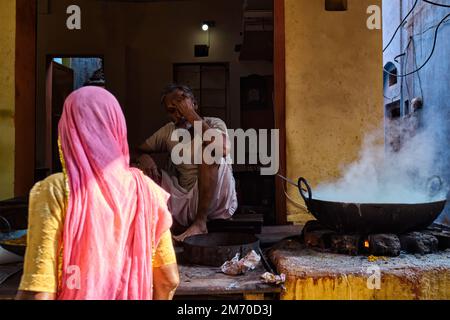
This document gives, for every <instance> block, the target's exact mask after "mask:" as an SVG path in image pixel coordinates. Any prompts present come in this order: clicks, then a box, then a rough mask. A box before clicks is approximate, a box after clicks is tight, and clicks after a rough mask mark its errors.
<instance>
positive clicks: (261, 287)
mask: <svg viewBox="0 0 450 320" xmlns="http://www.w3.org/2000/svg"><path fill="white" fill-rule="evenodd" d="M179 272H180V285H179V287H178V289H177V291H176V293H175V295H177V296H190V295H224V294H225V295H231V294H264V293H279V292H281V288H280V287H278V286H272V285H268V284H265V283H263V282H262V281H261V280H260V276H261V275H262V274H263V273H264V272H266V270H265V269H264V268H263V267H262V266H260V267H258V268H257V269H255V270H252V271H249V272H247V273H246V274H245V275H241V276H228V275H225V274H223V273H221V272H220V269H219V268H214V267H206V266H185V265H180V266H179Z"/></svg>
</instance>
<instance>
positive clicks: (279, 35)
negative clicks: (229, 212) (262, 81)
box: [273, 0, 288, 225]
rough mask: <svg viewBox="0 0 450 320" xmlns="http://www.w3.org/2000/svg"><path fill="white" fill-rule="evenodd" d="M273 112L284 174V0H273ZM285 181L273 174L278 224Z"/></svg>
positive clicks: (283, 215) (281, 218)
mask: <svg viewBox="0 0 450 320" xmlns="http://www.w3.org/2000/svg"><path fill="white" fill-rule="evenodd" d="M273 7H274V11H273V19H274V113H275V128H276V129H278V130H279V134H280V140H279V147H280V160H279V163H280V168H279V171H278V172H279V173H280V174H281V175H283V176H286V38H285V29H286V26H285V0H274V6H273ZM285 190H286V182H285V181H284V180H282V179H280V178H278V177H277V176H275V208H276V222H277V224H278V225H284V224H287V223H288V221H287V210H286V195H285Z"/></svg>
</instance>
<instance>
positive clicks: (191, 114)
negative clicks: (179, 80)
mask: <svg viewBox="0 0 450 320" xmlns="http://www.w3.org/2000/svg"><path fill="white" fill-rule="evenodd" d="M173 104H174V105H175V106H176V108H177V110H178V112H179V113H180V114H181V115H182V116H183V117H184V118H185V119H186V120H187V121H189V122H190V123H191V124H192V125H194V122H195V121H202V118H201V117H200V116H199V115H198V114H197V112H196V111H195V104H194V101H192V99H191V98H189V97H187V96H186V95H184V94H182V95H177V97H176V98H175V100H174V101H173Z"/></svg>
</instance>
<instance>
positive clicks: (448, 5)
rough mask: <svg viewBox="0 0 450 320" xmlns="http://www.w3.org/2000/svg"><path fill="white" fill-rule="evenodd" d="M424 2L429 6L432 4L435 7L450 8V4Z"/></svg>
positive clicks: (425, 0)
mask: <svg viewBox="0 0 450 320" xmlns="http://www.w3.org/2000/svg"><path fill="white" fill-rule="evenodd" d="M423 2H426V3H428V4H432V5H433V6H438V7H444V8H450V4H443V3H437V2H433V1H430V0H423Z"/></svg>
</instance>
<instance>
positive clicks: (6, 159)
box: [0, 0, 16, 200]
mask: <svg viewBox="0 0 450 320" xmlns="http://www.w3.org/2000/svg"><path fill="white" fill-rule="evenodd" d="M15 31H16V1H15V0H2V1H1V2H0V133H1V134H0V200H1V199H7V198H11V197H13V195H14V144H15V141H14V140H15V137H14V136H15V131H14V109H15V108H14V105H15V77H14V72H15V39H16V37H15Z"/></svg>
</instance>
